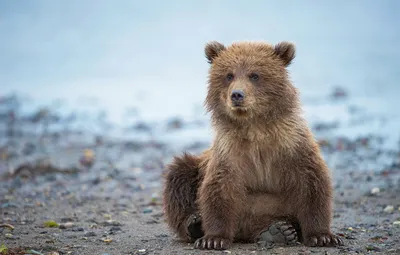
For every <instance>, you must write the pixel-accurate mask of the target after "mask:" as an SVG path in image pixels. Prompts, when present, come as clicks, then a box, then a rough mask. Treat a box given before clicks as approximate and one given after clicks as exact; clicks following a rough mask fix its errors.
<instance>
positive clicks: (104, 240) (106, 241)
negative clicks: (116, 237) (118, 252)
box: [103, 238, 112, 243]
mask: <svg viewBox="0 0 400 255" xmlns="http://www.w3.org/2000/svg"><path fill="white" fill-rule="evenodd" d="M103 242H105V243H111V242H112V239H110V238H107V239H103Z"/></svg>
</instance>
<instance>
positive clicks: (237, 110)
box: [231, 106, 248, 116]
mask: <svg viewBox="0 0 400 255" xmlns="http://www.w3.org/2000/svg"><path fill="white" fill-rule="evenodd" d="M231 111H232V113H233V114H235V115H237V116H243V115H246V114H247V112H248V109H247V107H244V106H231Z"/></svg>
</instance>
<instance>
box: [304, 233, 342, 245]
mask: <svg viewBox="0 0 400 255" xmlns="http://www.w3.org/2000/svg"><path fill="white" fill-rule="evenodd" d="M305 244H306V245H307V246H342V245H343V240H342V238H340V237H338V236H336V235H334V234H331V233H322V234H314V235H311V236H310V237H308V238H307V239H306V242H305Z"/></svg>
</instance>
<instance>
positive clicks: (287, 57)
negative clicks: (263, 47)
mask: <svg viewBox="0 0 400 255" xmlns="http://www.w3.org/2000/svg"><path fill="white" fill-rule="evenodd" d="M274 50H275V54H276V55H278V56H279V58H280V59H282V61H283V63H284V65H285V66H289V65H290V63H292V60H293V59H294V58H295V56H296V46H295V45H294V44H293V43H291V42H285V41H284V42H280V43H278V44H276V45H275V47H274Z"/></svg>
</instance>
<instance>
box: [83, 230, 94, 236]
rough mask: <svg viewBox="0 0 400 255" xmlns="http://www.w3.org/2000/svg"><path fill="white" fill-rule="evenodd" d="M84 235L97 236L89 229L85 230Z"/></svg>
mask: <svg viewBox="0 0 400 255" xmlns="http://www.w3.org/2000/svg"><path fill="white" fill-rule="evenodd" d="M84 236H85V237H91V236H97V234H96V233H95V232H93V231H89V232H86V233H85V234H84Z"/></svg>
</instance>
